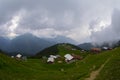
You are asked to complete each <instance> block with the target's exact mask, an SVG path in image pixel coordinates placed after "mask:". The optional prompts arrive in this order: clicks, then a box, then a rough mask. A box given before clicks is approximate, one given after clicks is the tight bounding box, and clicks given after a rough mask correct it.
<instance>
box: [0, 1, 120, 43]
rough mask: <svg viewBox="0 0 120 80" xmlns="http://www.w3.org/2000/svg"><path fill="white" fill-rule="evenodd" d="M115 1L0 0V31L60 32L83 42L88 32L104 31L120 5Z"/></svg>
mask: <svg viewBox="0 0 120 80" xmlns="http://www.w3.org/2000/svg"><path fill="white" fill-rule="evenodd" d="M119 3H120V1H119V0H89V1H88V0H31V1H29V0H19V1H17V0H10V1H8V0H0V30H1V32H0V35H1V36H10V37H14V36H16V35H21V34H24V33H28V32H29V33H32V34H34V35H36V36H39V37H52V36H54V35H55V36H56V35H63V36H67V37H70V38H72V39H74V40H77V41H79V42H84V41H87V40H90V37H91V36H92V38H93V36H95V35H97V34H98V35H100V34H103V33H104V34H106V33H105V32H104V31H106V30H105V29H108V25H109V24H110V23H111V15H112V11H113V9H114V8H118V9H120V5H119ZM115 15H117V14H115ZM97 19H98V20H97ZM113 22H114V21H113ZM89 24H90V26H89ZM118 25H119V24H118ZM111 26H112V25H111ZM113 26H114V25H113ZM115 29H116V30H118V29H119V27H117V28H115ZM102 31H103V33H101V32H102ZM111 31H113V30H112V29H111ZM104 34H103V36H104ZM113 34H114V33H113ZM106 35H107V34H106ZM101 36H102V35H101ZM94 38H95V37H94ZM108 39H109V38H108ZM91 40H93V39H91ZM96 40H98V39H96Z"/></svg>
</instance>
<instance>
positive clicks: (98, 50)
mask: <svg viewBox="0 0 120 80" xmlns="http://www.w3.org/2000/svg"><path fill="white" fill-rule="evenodd" d="M91 51H92V52H94V53H99V52H101V49H100V48H91Z"/></svg>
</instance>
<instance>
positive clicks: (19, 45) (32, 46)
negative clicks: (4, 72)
mask: <svg viewBox="0 0 120 80" xmlns="http://www.w3.org/2000/svg"><path fill="white" fill-rule="evenodd" d="M57 43H76V42H75V41H74V40H72V39H70V38H67V37H62V36H58V37H55V38H38V37H36V36H34V35H32V34H30V33H26V34H23V35H20V36H17V37H15V38H14V39H12V40H10V39H8V38H4V37H0V49H1V50H3V51H5V52H7V53H8V54H9V55H15V54H17V53H21V54H23V55H35V54H36V53H37V52H39V51H41V50H43V49H44V48H47V47H49V46H52V45H54V44H57Z"/></svg>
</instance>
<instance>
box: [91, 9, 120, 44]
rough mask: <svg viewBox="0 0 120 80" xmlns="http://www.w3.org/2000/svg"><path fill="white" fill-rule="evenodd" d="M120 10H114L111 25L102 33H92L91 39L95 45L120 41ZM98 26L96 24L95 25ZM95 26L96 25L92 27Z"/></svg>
mask: <svg viewBox="0 0 120 80" xmlns="http://www.w3.org/2000/svg"><path fill="white" fill-rule="evenodd" d="M119 21H120V10H118V9H114V10H113V14H112V17H111V24H110V25H109V26H107V27H106V28H104V29H102V30H101V31H92V33H91V39H92V41H93V42H94V43H98V44H101V43H104V42H113V41H118V40H120V36H119V35H120V22H119ZM94 24H96V22H95V23H94ZM92 26H94V25H92Z"/></svg>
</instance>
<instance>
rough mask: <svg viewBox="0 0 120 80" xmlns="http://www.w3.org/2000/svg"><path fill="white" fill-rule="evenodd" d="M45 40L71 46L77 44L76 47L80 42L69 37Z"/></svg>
mask: <svg viewBox="0 0 120 80" xmlns="http://www.w3.org/2000/svg"><path fill="white" fill-rule="evenodd" d="M45 39H46V40H48V41H51V42H55V43H71V44H76V45H77V44H78V42H76V41H75V40H73V39H71V38H69V37H65V36H60V35H58V36H56V37H53V38H45Z"/></svg>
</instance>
